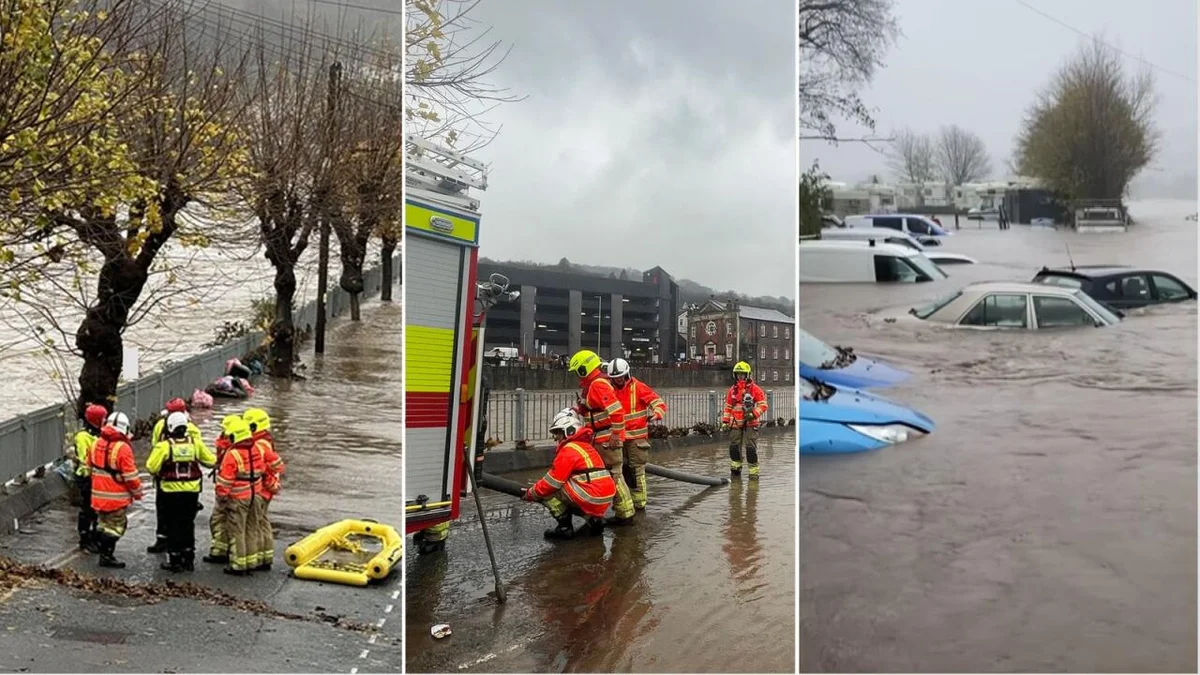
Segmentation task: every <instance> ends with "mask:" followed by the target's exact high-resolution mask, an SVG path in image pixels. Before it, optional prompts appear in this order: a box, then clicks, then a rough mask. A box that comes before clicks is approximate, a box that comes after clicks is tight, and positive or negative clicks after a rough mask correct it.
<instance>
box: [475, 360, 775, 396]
mask: <svg viewBox="0 0 1200 675" xmlns="http://www.w3.org/2000/svg"><path fill="white" fill-rule="evenodd" d="M486 368H487V373H488V376H489V377H490V378H491V383H492V390H493V391H512V390H513V389H528V390H530V391H563V390H567V389H575V388H577V387H578V386H579V378H578V377H575V376H574V375H571V374H569V373H567V371H566V370H565V369H562V370H559V369H553V370H550V369H540V368H539V369H534V368H504V367H496V366H487V367H486ZM633 374H634V375H635V376H637V378H638V379H640V380H642V381H643V382H645V383H646V384H649V385H650V386H651V387H655V388H661V389H670V388H679V389H693V388H694V389H725V388H726V387H728V386H729V385H731V384H733V375H732V371H731V370H730V369H729V368H721V369H718V370H707V369H706V370H685V369H682V368H635V369H634V371H633ZM762 386H763V387H764V388H771V389H782V388H785V387H791V386H794V382H783V381H780V382H766V383H762Z"/></svg>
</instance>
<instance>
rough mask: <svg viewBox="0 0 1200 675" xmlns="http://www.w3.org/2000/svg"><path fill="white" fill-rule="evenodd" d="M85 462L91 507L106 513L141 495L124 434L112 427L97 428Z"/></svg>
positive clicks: (129, 448)
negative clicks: (88, 473) (89, 484)
mask: <svg viewBox="0 0 1200 675" xmlns="http://www.w3.org/2000/svg"><path fill="white" fill-rule="evenodd" d="M88 463H89V465H90V466H91V469H92V509H94V510H96V511H99V512H101V513H108V512H110V511H117V510H120V509H123V508H125V507H127V506H129V505H130V504H132V503H133V500H135V499H141V498H142V481H141V479H140V478H138V468H137V464H136V463H135V462H134V461H133V446H131V445H130V444H129V437H128V436H125V435H124V434H122V433H121V432H119V431H117V430H116V429H114V428H112V427H104V428H103V429H101V430H100V438H99V439H98V440H97V441H96V443H95V444H94V445H92V451H91V453H89V455H88Z"/></svg>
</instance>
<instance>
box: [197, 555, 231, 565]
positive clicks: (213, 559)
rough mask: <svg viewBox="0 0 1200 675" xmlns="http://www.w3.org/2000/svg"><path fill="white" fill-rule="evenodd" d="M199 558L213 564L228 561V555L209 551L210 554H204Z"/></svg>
mask: <svg viewBox="0 0 1200 675" xmlns="http://www.w3.org/2000/svg"><path fill="white" fill-rule="evenodd" d="M201 560H203V561H204V562H206V563H212V564H214V565H221V564H223V563H227V562H229V556H228V555H212V554H211V553H210V554H208V555H206V556H204V557H203V558H201Z"/></svg>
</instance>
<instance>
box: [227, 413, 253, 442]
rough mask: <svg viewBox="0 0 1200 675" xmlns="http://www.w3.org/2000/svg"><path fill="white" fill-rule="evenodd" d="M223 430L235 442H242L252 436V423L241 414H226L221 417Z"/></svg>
mask: <svg viewBox="0 0 1200 675" xmlns="http://www.w3.org/2000/svg"><path fill="white" fill-rule="evenodd" d="M221 432H222V433H224V434H225V435H226V436H228V437H229V440H231V441H233V442H234V443H241V442H242V441H245V440H249V438H250V435H251V434H250V425H249V424H246V420H244V419H242V417H241V416H240V415H226V416H225V417H224V418H222V419H221Z"/></svg>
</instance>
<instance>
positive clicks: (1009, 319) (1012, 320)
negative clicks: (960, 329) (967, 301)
mask: <svg viewBox="0 0 1200 675" xmlns="http://www.w3.org/2000/svg"><path fill="white" fill-rule="evenodd" d="M1026 307H1027V303H1026V296H1025V295H1024V294H1002V293H994V294H992V295H988V296H986V297H984V298H983V299H982V300H980V301H979V302H978V303H976V304H975V306H974V307H972V308H971V311H969V312H967V315H966V316H964V317H963V318H962V320H961V321H959V322H958V323H959V325H962V326H998V327H1001V328H1026V327H1028V322H1027V321H1026V318H1025V317H1026Z"/></svg>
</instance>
